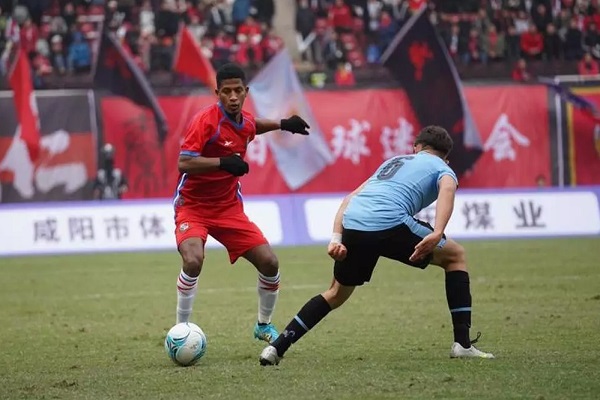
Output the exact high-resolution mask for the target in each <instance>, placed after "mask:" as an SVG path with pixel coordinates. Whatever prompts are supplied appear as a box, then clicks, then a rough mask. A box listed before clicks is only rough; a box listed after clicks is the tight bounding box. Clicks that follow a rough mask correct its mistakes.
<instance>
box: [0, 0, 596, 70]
mask: <svg viewBox="0 0 600 400" xmlns="http://www.w3.org/2000/svg"><path fill="white" fill-rule="evenodd" d="M424 3H427V4H428V7H429V9H430V19H431V22H432V23H433V24H434V25H435V26H436V27H437V29H438V31H439V32H440V34H441V37H442V38H443V39H444V41H445V43H446V45H447V48H448V50H449V53H450V54H451V56H452V57H453V59H454V60H455V62H456V63H457V64H458V65H463V66H470V65H489V64H493V63H499V62H508V63H510V64H511V65H514V66H515V68H514V70H513V78H514V79H515V80H520V81H526V80H528V79H530V77H531V73H530V71H529V67H528V62H530V61H544V62H553V61H557V60H567V61H574V62H578V70H579V73H580V74H583V75H585V74H597V73H598V72H599V68H598V62H597V60H598V59H600V35H599V33H598V25H599V24H600V13H599V8H598V0H430V1H425V0H297V7H296V10H295V31H296V32H295V33H293V32H278V33H279V35H286V34H287V35H289V36H288V39H289V38H290V37H291V38H292V42H293V40H295V41H296V43H297V46H298V51H299V53H300V55H301V58H302V60H304V61H306V63H307V64H309V65H311V66H312V67H313V68H315V69H316V70H329V71H331V70H336V69H341V70H352V69H355V70H356V69H360V68H363V67H365V66H369V65H376V64H377V62H378V60H379V58H380V56H381V54H382V52H383V51H384V49H385V48H386V47H387V46H388V45H389V43H390V42H391V40H392V39H393V37H394V35H395V34H396V33H397V32H398V30H399V29H400V28H401V27H402V25H403V24H404V23H405V21H406V20H407V19H408V17H409V16H410V14H411V13H412V12H414V11H415V10H417V9H418V8H419V7H421V6H422V5H423V4H424ZM105 8H106V11H105ZM276 11H279V12H283V8H281V9H278V10H276V1H275V0H186V1H184V0H108V1H106V2H105V0H18V1H17V0H0V73H2V74H5V73H6V68H7V64H8V63H7V60H8V56H9V54H10V51H11V48H12V47H14V45H15V43H17V42H20V45H21V46H22V48H24V49H25V50H26V51H27V53H28V54H29V56H30V60H31V63H32V66H33V69H34V72H35V76H36V78H37V79H40V78H42V77H43V76H44V75H49V74H60V75H70V74H87V73H89V71H90V70H91V66H92V63H93V59H94V56H93V55H94V54H95V51H96V50H97V46H96V44H97V43H98V38H99V36H100V35H99V33H100V31H101V29H102V28H103V26H106V27H108V28H109V29H110V30H112V31H114V32H115V33H116V34H117V36H118V37H119V38H120V40H121V42H122V44H123V45H124V46H125V47H126V49H128V51H130V52H131V54H132V55H133V56H134V58H135V60H136V61H137V63H138V64H139V66H140V67H141V68H142V69H143V70H144V71H146V72H148V73H150V72H156V71H169V70H170V68H171V63H172V58H173V54H174V49H175V42H176V36H177V33H178V31H179V28H180V26H181V24H182V23H184V24H186V25H187V27H188V28H189V29H190V31H191V32H192V33H193V35H194V36H195V37H196V39H197V40H198V42H199V43H201V47H202V50H203V51H204V53H205V54H206V56H207V57H209V58H210V59H211V60H212V62H213V64H214V65H215V66H216V67H218V66H219V65H222V64H223V63H225V62H228V61H235V62H237V63H239V64H241V65H243V66H245V67H249V68H252V67H260V66H261V65H263V64H264V63H265V62H267V61H268V60H269V58H270V57H271V56H272V55H273V54H275V53H276V52H277V51H278V50H279V49H280V48H281V47H282V46H283V45H284V41H283V39H282V38H281V37H280V36H278V35H276V34H275V33H274V30H273V21H274V18H275V15H276V14H275V13H276ZM286 11H287V12H294V11H292V10H286ZM287 42H288V43H290V41H289V40H288V41H287Z"/></svg>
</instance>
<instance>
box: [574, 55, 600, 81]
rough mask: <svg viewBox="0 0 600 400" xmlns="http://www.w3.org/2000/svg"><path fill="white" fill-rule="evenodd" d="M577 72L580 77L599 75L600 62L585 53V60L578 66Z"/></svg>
mask: <svg viewBox="0 0 600 400" xmlns="http://www.w3.org/2000/svg"><path fill="white" fill-rule="evenodd" d="M577 70H578V72H579V75H583V76H586V75H587V76H589V75H598V74H599V73H600V70H599V69H598V61H596V60H594V59H593V58H592V55H591V54H590V53H585V55H584V56H583V59H582V60H581V61H579V64H578V65H577Z"/></svg>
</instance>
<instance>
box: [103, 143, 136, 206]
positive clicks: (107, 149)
mask: <svg viewBox="0 0 600 400" xmlns="http://www.w3.org/2000/svg"><path fill="white" fill-rule="evenodd" d="M114 159H115V149H114V147H113V145H111V144H110V143H107V144H105V145H104V146H103V147H102V164H101V165H102V166H101V167H100V168H98V173H97V175H96V181H95V182H94V199H96V200H117V199H121V197H122V196H123V194H124V193H125V192H127V190H128V188H129V186H128V183H127V179H126V178H125V176H124V175H123V173H122V171H121V170H120V169H119V168H115V166H114V163H115V162H114Z"/></svg>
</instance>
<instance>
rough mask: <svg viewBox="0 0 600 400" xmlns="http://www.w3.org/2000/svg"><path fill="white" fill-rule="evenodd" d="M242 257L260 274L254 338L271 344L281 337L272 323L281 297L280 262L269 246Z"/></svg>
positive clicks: (254, 249) (251, 251)
mask: <svg viewBox="0 0 600 400" xmlns="http://www.w3.org/2000/svg"><path fill="white" fill-rule="evenodd" d="M257 229H258V228H257ZM261 236H262V233H261ZM242 257H244V258H245V259H246V260H248V261H250V263H252V265H254V267H255V268H256V271H257V272H258V277H257V282H256V290H257V293H258V318H257V322H256V325H255V327H254V337H255V338H256V339H259V340H264V341H265V342H267V343H271V342H273V340H275V339H277V337H278V336H279V333H278V332H277V329H275V326H274V325H273V324H272V323H271V319H272V317H273V312H274V311H275V305H276V304H277V298H278V297H279V279H280V278H279V260H278V259H277V256H276V255H275V253H274V252H273V249H272V248H271V246H269V245H268V244H261V245H259V246H257V247H254V248H252V249H250V250H248V251H246V252H245V253H244V254H243V255H242Z"/></svg>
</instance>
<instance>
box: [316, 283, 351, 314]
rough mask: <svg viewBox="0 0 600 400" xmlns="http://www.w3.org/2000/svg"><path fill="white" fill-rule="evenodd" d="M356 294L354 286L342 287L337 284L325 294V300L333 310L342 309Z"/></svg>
mask: <svg viewBox="0 0 600 400" xmlns="http://www.w3.org/2000/svg"><path fill="white" fill-rule="evenodd" d="M352 292H354V286H342V285H340V284H339V283H337V282H335V281H334V283H333V284H332V285H331V287H330V288H329V289H327V291H325V292H324V293H323V298H324V299H325V300H326V301H327V303H328V304H329V305H330V306H331V309H332V310H335V309H336V308H338V307H340V306H341V305H342V304H344V303H345V302H346V300H348V299H349V298H350V296H351V295H352Z"/></svg>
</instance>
